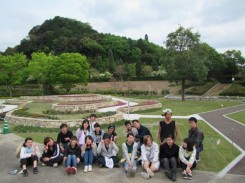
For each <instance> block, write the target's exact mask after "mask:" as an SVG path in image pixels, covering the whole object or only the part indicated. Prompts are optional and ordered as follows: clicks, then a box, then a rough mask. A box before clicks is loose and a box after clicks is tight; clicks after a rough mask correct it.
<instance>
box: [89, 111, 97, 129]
mask: <svg viewBox="0 0 245 183" xmlns="http://www.w3.org/2000/svg"><path fill="white" fill-rule="evenodd" d="M95 123H96V115H95V114H91V115H90V117H89V127H90V129H91V131H94V125H95Z"/></svg>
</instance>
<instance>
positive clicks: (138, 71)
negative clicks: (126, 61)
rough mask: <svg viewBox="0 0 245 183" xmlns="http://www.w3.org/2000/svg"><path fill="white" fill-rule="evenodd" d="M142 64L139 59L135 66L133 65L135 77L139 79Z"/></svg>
mask: <svg viewBox="0 0 245 183" xmlns="http://www.w3.org/2000/svg"><path fill="white" fill-rule="evenodd" d="M142 67H143V66H142V62H141V60H140V59H138V60H137V62H136V65H135V70H136V76H138V77H141V76H142Z"/></svg>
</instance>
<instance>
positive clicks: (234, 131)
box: [200, 104, 245, 175]
mask: <svg viewBox="0 0 245 183" xmlns="http://www.w3.org/2000/svg"><path fill="white" fill-rule="evenodd" d="M243 109H245V104H243V105H238V106H233V107H229V108H226V109H221V110H214V111H210V112H205V113H201V114H200V116H201V117H202V118H203V119H204V120H206V121H207V122H208V123H210V124H211V125H212V126H214V127H215V128H216V129H218V130H219V131H220V132H221V133H223V134H224V135H225V136H227V137H228V138H229V139H230V140H231V141H233V142H234V143H235V144H237V145H238V146H239V147H240V148H241V149H242V150H243V151H245V126H244V125H241V124H239V123H236V122H234V121H233V120H230V119H228V118H226V117H224V115H226V114H228V113H232V112H236V111H240V110H243ZM229 173H232V174H240V175H245V157H243V159H241V160H240V161H239V163H238V164H236V165H235V166H234V167H233V168H232V169H231V170H230V171H229Z"/></svg>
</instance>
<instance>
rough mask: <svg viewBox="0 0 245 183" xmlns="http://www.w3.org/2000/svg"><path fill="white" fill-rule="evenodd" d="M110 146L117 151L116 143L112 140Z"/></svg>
mask: <svg viewBox="0 0 245 183" xmlns="http://www.w3.org/2000/svg"><path fill="white" fill-rule="evenodd" d="M112 148H113V149H114V150H115V151H116V152H118V151H119V149H118V147H117V145H116V144H115V142H112Z"/></svg>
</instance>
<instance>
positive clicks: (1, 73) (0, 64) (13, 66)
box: [0, 53, 27, 97]
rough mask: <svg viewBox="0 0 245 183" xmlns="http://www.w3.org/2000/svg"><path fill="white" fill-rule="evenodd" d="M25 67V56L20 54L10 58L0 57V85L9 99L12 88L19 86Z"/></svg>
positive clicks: (9, 56)
mask: <svg viewBox="0 0 245 183" xmlns="http://www.w3.org/2000/svg"><path fill="white" fill-rule="evenodd" d="M26 65H27V60H26V56H25V55H23V54H22V53H15V54H14V55H12V56H11V55H8V56H3V55H0V84H2V85H5V86H6V88H7V90H8V91H9V96H10V97H12V91H13V86H15V85H18V84H21V81H22V76H23V72H24V69H25V68H26Z"/></svg>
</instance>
